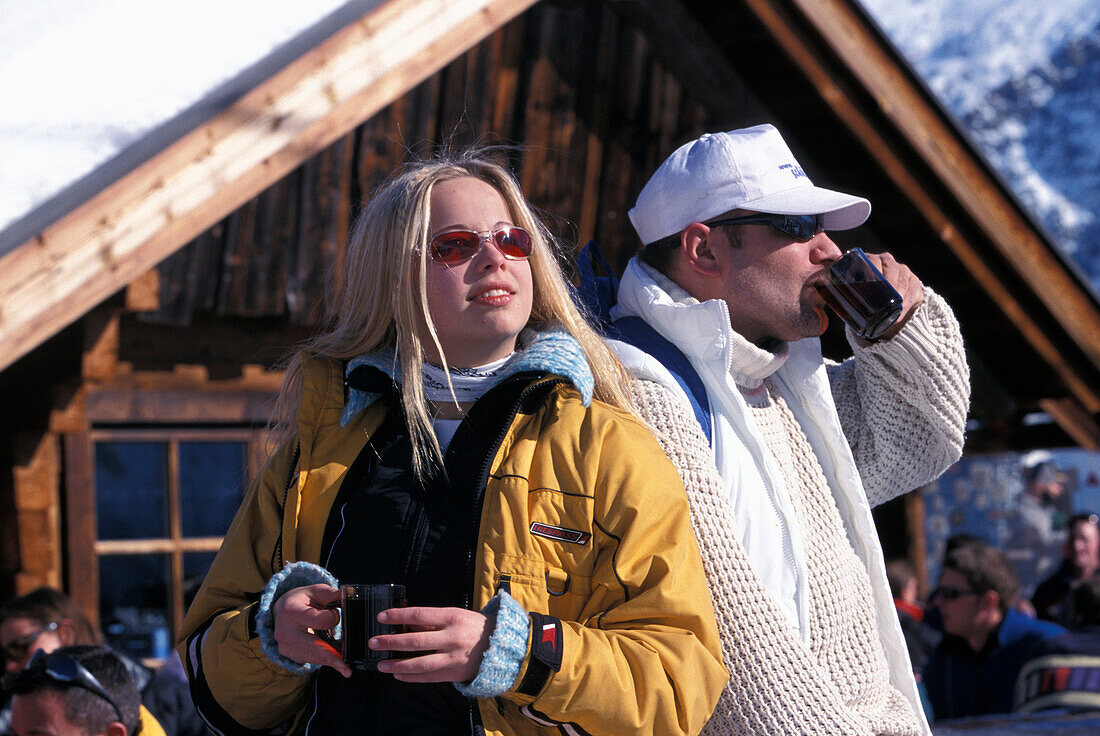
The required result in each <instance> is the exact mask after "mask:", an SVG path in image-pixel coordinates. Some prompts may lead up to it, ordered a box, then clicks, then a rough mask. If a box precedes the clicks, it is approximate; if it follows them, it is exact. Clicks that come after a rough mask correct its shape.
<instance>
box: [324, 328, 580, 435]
mask: <svg viewBox="0 0 1100 736" xmlns="http://www.w3.org/2000/svg"><path fill="white" fill-rule="evenodd" d="M519 344H520V349H519V350H518V351H516V352H515V353H513V354H512V357H511V358H510V359H509V360H508V362H507V363H506V364H505V365H504V367H503V368H501V369H500V371H499V374H498V375H497V379H496V382H495V383H494V385H496V384H499V383H501V382H502V381H504V380H507V379H508V378H510V377H511V376H515V375H517V374H520V373H529V372H539V373H553V374H555V375H558V376H562V377H563V378H567V379H569V381H570V382H571V383H572V384H573V386H575V387H576V389H577V390H578V391H579V392H580V394H581V401H582V402H583V403H584V405H585V406H588V405H589V404H590V403H591V402H592V391H593V389H594V387H595V381H594V380H593V378H592V371H591V370H590V369H589V367H588V360H587V358H586V357H585V355H584V351H583V350H581V346H580V344H578V343H577V341H576V340H575V339H574V338H573V336H572V335H570V334H569V333H568V332H566V331H565V330H560V329H555V330H547V331H545V332H537V331H535V330H530V329H528V330H524V331H523V332H522V333H520V336H519ZM360 366H370V367H372V368H377V369H378V370H380V371H382V372H383V373H385V374H386V375H387V376H389V377H390V378H391V379H392V380H393V381H394V383H400V376H401V361H400V360H399V359H398V357H397V353H396V352H395V351H394V350H393V349H392V348H387V349H386V350H383V351H381V352H377V353H368V354H365V355H360V356H358V357H355V358H352V359H351V361H349V362H348V367H347V370H346V371H345V372H344V377H345V378H346V377H347V376H349V375H351V372H352V371H353V370H355V369H356V368H359V367H360ZM380 396H381V394H378V393H372V392H367V391H361V390H359V389H356V388H351V387H349V388H348V402H347V405H346V406H344V413H343V415H342V416H341V417H340V423H341V424H342V425H343V426H345V427H346V426H347V425H348V424H349V423H350V422H351V420H352V419H354V418H355V416H356V415H357V414H358V413H359V412H361V411H363V410H364V409H366V408H367V407H368V406H370V405H371V404H373V403H374V402H375V401H377V400H378V399H379V397H380Z"/></svg>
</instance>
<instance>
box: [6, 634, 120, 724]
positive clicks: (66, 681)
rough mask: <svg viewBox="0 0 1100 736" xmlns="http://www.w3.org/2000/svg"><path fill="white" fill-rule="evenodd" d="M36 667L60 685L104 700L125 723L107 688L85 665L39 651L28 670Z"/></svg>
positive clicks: (55, 653) (64, 656)
mask: <svg viewBox="0 0 1100 736" xmlns="http://www.w3.org/2000/svg"><path fill="white" fill-rule="evenodd" d="M34 667H41V668H42V671H43V672H45V673H46V676H47V677H49V678H50V679H51V680H53V681H54V682H56V683H58V684H61V685H69V686H73V687H79V688H82V689H84V690H87V691H88V692H90V693H93V694H95V695H98V696H99V697H101V698H103V699H104V700H106V701H107V702H108V703H110V704H111V707H112V708H114V710H115V715H116V716H117V717H118V720H119V723H123V722H124V721H123V720H122V711H121V710H119V707H118V704H117V703H116V702H115V699H114V698H112V697H111V696H110V695H109V694H108V693H107V690H106V688H104V687H103V685H101V684H100V682H99V680H98V679H96V676H95V675H93V674H92V673H91V672H89V671H88V670H87V668H86V667H84V665H82V664H80V663H79V662H77V661H76V660H75V659H73V658H72V657H70V656H69V655H67V654H65V653H64V652H53V653H51V654H46V652H45V651H44V650H42V649H39V650H38V651H37V652H35V653H34V656H33V657H31V661H30V663H29V664H28V665H27V669H31V668H34Z"/></svg>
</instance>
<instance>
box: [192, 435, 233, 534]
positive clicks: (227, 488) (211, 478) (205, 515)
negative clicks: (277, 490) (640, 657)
mask: <svg viewBox="0 0 1100 736" xmlns="http://www.w3.org/2000/svg"><path fill="white" fill-rule="evenodd" d="M247 450H248V447H247V445H246V444H245V443H244V442H181V443H180V444H179V453H180V507H181V508H180V514H181V522H182V525H183V536H185V537H220V536H222V535H223V534H225V531H226V529H228V528H229V522H231V521H232V520H233V514H235V513H236V512H237V507H238V506H239V505H240V503H241V498H243V497H244V487H245V483H246V476H247V474H248V468H247V466H246V463H247Z"/></svg>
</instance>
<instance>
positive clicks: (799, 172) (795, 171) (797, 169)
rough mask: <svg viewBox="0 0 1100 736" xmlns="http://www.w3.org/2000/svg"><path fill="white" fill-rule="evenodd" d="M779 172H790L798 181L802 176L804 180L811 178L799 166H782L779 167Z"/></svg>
mask: <svg viewBox="0 0 1100 736" xmlns="http://www.w3.org/2000/svg"><path fill="white" fill-rule="evenodd" d="M779 170H780V171H783V170H787V171H790V172H791V173H792V174H793V175H794V178H795V179H797V178H798V177H800V176H801V177H802V178H803V179H809V178H810V177H808V176H806V172H805V171H803V170H802V167H801V166H799V165H798V164H780V165H779Z"/></svg>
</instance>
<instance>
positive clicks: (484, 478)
mask: <svg viewBox="0 0 1100 736" xmlns="http://www.w3.org/2000/svg"><path fill="white" fill-rule="evenodd" d="M559 383H566V381H565V379H564V378H552V379H544V380H539V381H535V382H534V383H532V384H531V385H530V386H528V387H527V388H525V389H524V390H523V391H522V392H521V393H520V395H519V396H518V397H516V400H515V401H513V402H512V406H511V408H510V409H509V411H508V413H507V414H506V415H505V421H504V422H502V423H501V429H500V431H499V432H498V433H497V436H496V437H494V438H493V442H492V443H491V444H490V445H489V451H488V452H487V453H486V454H485V458H484V460H483V461H482V465H481V471H480V472H479V473H478V477H477V485H476V486H475V496H474V503H473V516H472V518H471V525H470V526H471V529H473V531H474V532H475V534H474V535H473V539H474V543H473V544H472V545H471V546H470V547H469V548H467V550H466V600H465V606H464V608H466V609H469V608H470V606H471V605H472V604H473V594H474V569H473V568H474V558H475V557H476V546H477V534H476V532H477V530H478V528H479V527H480V526H481V506H482V504H483V503H484V500H485V487H486V486H487V485H488V483H489V472H490V471H491V470H492V465H493V458H494V457H496V454H497V451H498V450H499V449H500V445H501V443H502V442H504V437H505V435H507V434H508V430H509V429H511V427H512V421H513V420H514V419H515V417H516V414H518V413H519V409H520V407H522V406H523V404H524V402H525V401H526V399H527V397H528V396H530V395H531V394H532V393H533V392H534V391H535V390H538V389H543V388H547V389H548V388H552V387H553V386H555V385H557V384H559ZM468 707H469V709H470V733H471V734H476V735H479V736H480V735H481V734H484V733H485V728H484V726H483V725H482V723H481V713H480V712H479V710H478V707H477V700H476V699H471V700H470V702H469V706H468ZM498 707H499V705H498Z"/></svg>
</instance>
